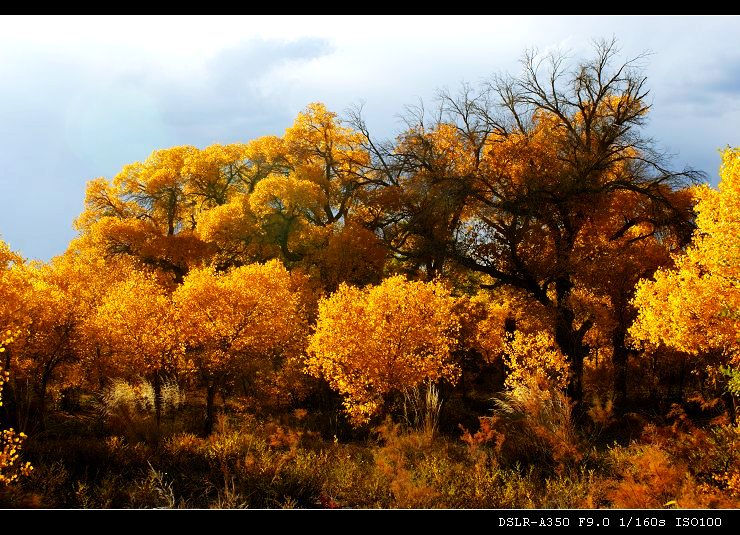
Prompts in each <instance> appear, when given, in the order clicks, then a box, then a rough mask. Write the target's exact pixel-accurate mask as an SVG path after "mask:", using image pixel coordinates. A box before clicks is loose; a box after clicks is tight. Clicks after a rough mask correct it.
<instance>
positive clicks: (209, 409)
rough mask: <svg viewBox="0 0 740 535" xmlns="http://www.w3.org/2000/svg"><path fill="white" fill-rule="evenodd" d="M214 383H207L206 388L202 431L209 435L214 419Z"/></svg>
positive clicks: (211, 431)
mask: <svg viewBox="0 0 740 535" xmlns="http://www.w3.org/2000/svg"><path fill="white" fill-rule="evenodd" d="M215 402H216V384H215V383H209V385H208V389H207V390H206V421H205V425H204V429H203V433H204V434H205V435H206V436H209V435H210V434H211V433H213V424H214V420H215V412H216V411H215V408H216V407H215V405H216V403H215Z"/></svg>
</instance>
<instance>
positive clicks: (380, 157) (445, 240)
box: [356, 42, 696, 400]
mask: <svg viewBox="0 0 740 535" xmlns="http://www.w3.org/2000/svg"><path fill="white" fill-rule="evenodd" d="M616 60H617V50H616V48H615V46H614V43H613V42H602V43H599V44H597V46H596V53H595V56H594V57H593V58H592V59H590V60H587V61H585V62H582V63H579V64H576V65H570V64H569V63H568V62H567V61H566V58H565V57H564V56H562V55H551V56H548V57H544V58H543V57H541V56H538V55H537V54H535V53H528V54H526V55H525V57H524V59H523V72H522V74H521V75H520V76H518V77H497V78H494V79H493V81H492V82H491V83H490V84H488V85H487V86H485V87H484V88H483V89H481V90H480V91H479V92H476V91H474V90H473V89H472V88H470V87H466V88H465V89H464V90H463V91H462V93H461V94H460V95H458V96H453V95H443V96H442V101H441V102H442V103H441V107H440V109H439V114H438V115H437V116H435V117H434V118H433V119H432V120H431V122H427V119H426V117H425V115H424V114H423V113H422V114H418V117H417V118H416V119H414V118H413V117H411V118H410V120H409V122H410V126H409V128H408V130H407V131H406V132H404V133H402V135H401V136H400V141H399V142H398V143H397V144H395V145H392V146H388V145H383V144H376V143H374V142H372V141H371V139H370V138H369V137H367V138H366V141H365V143H366V145H367V146H368V147H370V148H371V149H372V147H375V150H373V151H372V154H373V163H372V168H373V172H374V173H375V174H377V175H378V176H380V177H382V180H383V181H384V182H385V183H386V184H387V188H388V189H390V190H391V191H393V190H396V192H397V193H395V194H391V195H390V197H391V199H393V198H396V199H397V200H395V201H393V202H392V203H391V205H392V206H395V208H394V209H393V212H394V214H392V215H393V216H392V217H387V218H386V219H385V220H382V219H380V220H379V223H380V224H381V225H385V226H386V227H387V228H386V229H384V230H383V232H384V233H385V234H386V235H388V236H389V237H390V241H391V242H392V247H394V248H395V249H398V250H399V251H400V254H403V255H405V256H407V257H410V258H414V257H418V258H420V259H421V258H425V259H426V260H424V263H425V264H426V265H428V266H429V267H426V268H425V271H427V272H430V273H431V272H434V273H436V272H439V271H442V272H444V270H445V266H448V265H453V264H456V265H458V266H461V267H464V268H465V269H468V270H471V271H473V272H478V273H481V274H485V275H487V276H488V277H490V278H491V279H492V280H493V281H494V283H493V285H494V286H495V285H506V286H510V287H513V288H517V289H519V290H521V291H524V292H526V293H527V294H528V295H529V296H530V297H531V298H532V299H533V300H535V301H537V302H538V303H539V304H540V305H542V306H543V307H544V308H545V309H546V310H547V311H548V314H549V316H550V318H551V322H552V323H551V327H550V329H551V332H552V335H553V337H554V339H555V341H556V343H557V346H558V348H559V350H560V351H561V352H562V353H563V355H565V356H566V359H567V361H568V364H569V369H570V377H569V381H568V391H569V394H570V395H571V397H572V398H573V399H575V400H580V399H581V398H582V396H583V384H582V382H583V364H584V360H585V358H586V357H587V355H588V354H589V350H590V348H589V345H588V343H587V341H586V336H587V334H588V333H589V331H590V330H591V329H592V327H593V326H594V319H595V318H594V317H593V315H592V314H590V313H588V312H586V313H583V311H582V310H581V309H580V308H579V305H578V303H577V302H578V299H577V295H576V294H578V293H579V292H581V293H583V291H586V290H587V288H583V287H582V284H583V283H582V282H581V279H579V272H580V271H581V270H583V269H584V268H587V267H588V266H589V264H590V263H593V262H602V263H604V264H603V265H604V269H605V271H606V270H608V265H609V264H610V262H612V260H610V259H609V258H604V257H603V256H601V255H597V256H593V255H591V254H590V253H591V252H593V251H592V250H591V249H590V247H591V246H589V245H587V244H589V243H590V242H591V239H590V238H589V237H588V234H589V233H591V232H594V231H595V228H594V227H593V226H592V225H590V222H592V221H593V219H594V218H595V217H598V216H599V214H600V213H601V212H603V211H604V210H615V213H614V214H613V217H611V218H610V219H609V220H608V221H609V224H608V225H605V226H601V227H599V228H598V232H599V233H601V234H602V235H605V236H610V237H615V238H619V237H624V236H627V235H629V236H630V239H631V238H638V240H639V239H647V238H649V237H656V238H657V239H658V240H660V236H661V234H662V233H664V232H665V229H666V228H667V226H669V225H673V228H676V229H679V230H680V232H679V233H680V234H681V235H682V236H683V237H684V238H687V237H688V235H690V230H691V221H690V220H691V213H690V211H689V210H687V209H686V207H685V205H684V204H683V203H677V202H676V201H675V199H674V196H673V194H674V192H675V191H676V190H677V189H680V188H681V187H683V185H684V183H685V182H686V181H687V180H690V179H693V178H694V177H695V176H696V173H695V172H693V171H691V170H684V171H678V172H676V171H672V170H670V169H668V168H667V167H666V166H665V164H664V162H663V157H662V156H661V154H659V153H658V152H657V151H656V150H655V149H654V148H653V146H652V144H651V142H650V140H648V139H647V138H646V137H645V136H644V135H643V134H642V132H641V127H642V126H643V125H644V123H645V120H646V115H647V112H648V110H649V104H648V103H647V100H646V99H647V96H648V91H647V89H646V87H645V83H646V79H645V77H644V76H643V74H642V73H641V71H640V69H639V58H638V59H636V60H629V61H626V62H624V63H616ZM356 123H357V128H358V129H359V130H360V131H363V132H367V129H366V128H365V127H364V125H363V123H362V122H361V120H360V119H357V120H356ZM405 185H408V187H405ZM408 188H410V189H408ZM623 192H629V193H630V194H632V195H633V196H634V197H635V198H636V199H637V201H631V202H626V203H622V204H620V203H615V202H613V201H614V199H615V197H616V196H618V195H621V194H622V193H623ZM408 195H411V197H410V199H408V200H406V199H404V196H408ZM605 222H606V221H605ZM636 227H640V232H639V233H638V234H637V235H632V234H630V233H631V232H634V231H633V229H635V228H636ZM584 244H585V246H584Z"/></svg>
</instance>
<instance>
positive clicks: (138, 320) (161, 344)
mask: <svg viewBox="0 0 740 535" xmlns="http://www.w3.org/2000/svg"><path fill="white" fill-rule="evenodd" d="M94 322H95V328H96V335H97V336H99V337H101V338H103V339H104V340H106V343H107V345H108V346H109V347H110V349H111V355H110V358H111V367H112V368H113V369H115V371H116V372H117V373H118V374H121V375H124V376H129V377H135V376H139V375H143V376H145V377H146V378H147V379H149V380H150V381H151V382H152V386H153V388H154V408H155V415H156V421H157V423H158V424H159V422H160V420H161V416H162V395H161V392H162V383H163V380H164V379H165V377H166V376H167V375H171V374H175V373H176V372H178V371H180V370H182V369H183V364H184V363H183V353H184V344H183V343H182V340H181V336H180V333H179V332H178V327H177V323H176V317H175V309H174V306H173V304H172V299H171V296H170V294H169V292H168V291H167V290H166V288H164V287H163V286H162V284H161V283H160V282H158V281H157V278H156V277H155V276H154V275H153V274H151V273H148V272H146V271H144V270H132V271H130V272H129V274H128V276H127V277H126V278H125V279H123V280H121V281H119V282H118V283H116V284H114V285H112V286H111V287H110V288H109V289H108V292H107V293H106V294H105V296H104V297H103V299H102V300H101V302H100V304H99V306H98V307H97V309H96V313H95V319H94Z"/></svg>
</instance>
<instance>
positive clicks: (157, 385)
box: [152, 371, 162, 429]
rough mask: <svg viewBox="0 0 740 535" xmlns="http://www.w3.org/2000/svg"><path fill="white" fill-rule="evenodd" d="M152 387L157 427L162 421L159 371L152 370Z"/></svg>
mask: <svg viewBox="0 0 740 535" xmlns="http://www.w3.org/2000/svg"><path fill="white" fill-rule="evenodd" d="M153 383H154V384H153V385H152V386H153V387H154V418H155V421H156V422H157V429H159V424H160V422H161V421H162V377H161V376H160V374H159V371H156V372H154V378H153Z"/></svg>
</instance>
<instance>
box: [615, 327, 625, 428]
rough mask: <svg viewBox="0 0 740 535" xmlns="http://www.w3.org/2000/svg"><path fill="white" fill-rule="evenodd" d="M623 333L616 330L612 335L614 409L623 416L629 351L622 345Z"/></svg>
mask: <svg viewBox="0 0 740 535" xmlns="http://www.w3.org/2000/svg"><path fill="white" fill-rule="evenodd" d="M624 337H625V332H624V330H622V329H616V330H615V332H614V334H613V335H612V346H613V351H614V353H613V354H612V365H613V366H614V384H613V388H614V409H615V411H616V413H617V414H624V412H625V410H626V405H627V360H628V358H629V351H628V349H627V347H626V345H625V343H624Z"/></svg>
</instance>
